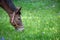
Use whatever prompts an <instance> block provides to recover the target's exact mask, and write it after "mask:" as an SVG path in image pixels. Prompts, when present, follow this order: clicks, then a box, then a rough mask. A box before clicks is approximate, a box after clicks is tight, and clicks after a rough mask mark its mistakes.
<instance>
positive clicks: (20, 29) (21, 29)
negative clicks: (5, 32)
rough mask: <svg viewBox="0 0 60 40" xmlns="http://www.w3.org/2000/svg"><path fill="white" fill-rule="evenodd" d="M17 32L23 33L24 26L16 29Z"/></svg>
mask: <svg viewBox="0 0 60 40" xmlns="http://www.w3.org/2000/svg"><path fill="white" fill-rule="evenodd" d="M16 30H17V31H23V30H24V27H23V26H20V28H16Z"/></svg>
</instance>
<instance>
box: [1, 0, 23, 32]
mask: <svg viewBox="0 0 60 40" xmlns="http://www.w3.org/2000/svg"><path fill="white" fill-rule="evenodd" d="M0 7H1V8H3V9H4V10H5V11H6V12H7V13H8V15H9V18H10V23H11V25H12V26H14V28H15V29H16V30H20V31H22V30H24V27H23V24H22V20H21V8H17V7H15V5H14V4H13V2H12V0H0Z"/></svg>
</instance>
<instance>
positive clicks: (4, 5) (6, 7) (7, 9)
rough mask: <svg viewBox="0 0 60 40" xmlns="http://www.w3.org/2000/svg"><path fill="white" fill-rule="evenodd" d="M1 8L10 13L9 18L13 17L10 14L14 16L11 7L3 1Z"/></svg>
mask: <svg viewBox="0 0 60 40" xmlns="http://www.w3.org/2000/svg"><path fill="white" fill-rule="evenodd" d="M1 7H2V8H3V9H4V10H5V11H6V12H7V13H8V15H9V16H11V15H10V14H12V13H13V12H14V11H13V10H12V9H11V8H10V7H9V5H8V4H7V3H6V2H4V1H2V2H1Z"/></svg>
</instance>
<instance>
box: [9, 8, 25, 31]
mask: <svg viewBox="0 0 60 40" xmlns="http://www.w3.org/2000/svg"><path fill="white" fill-rule="evenodd" d="M10 22H11V24H12V25H13V26H14V27H15V29H16V30H20V31H22V30H24V27H23V24H22V20H21V8H17V10H16V11H14V12H13V14H12V17H11V20H10Z"/></svg>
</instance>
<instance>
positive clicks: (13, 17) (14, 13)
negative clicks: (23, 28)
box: [11, 12, 18, 26]
mask: <svg viewBox="0 0 60 40" xmlns="http://www.w3.org/2000/svg"><path fill="white" fill-rule="evenodd" d="M12 15H13V16H12V20H11V22H12V23H15V25H16V26H18V25H17V23H16V22H15V21H14V19H15V15H16V12H13V14H12Z"/></svg>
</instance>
